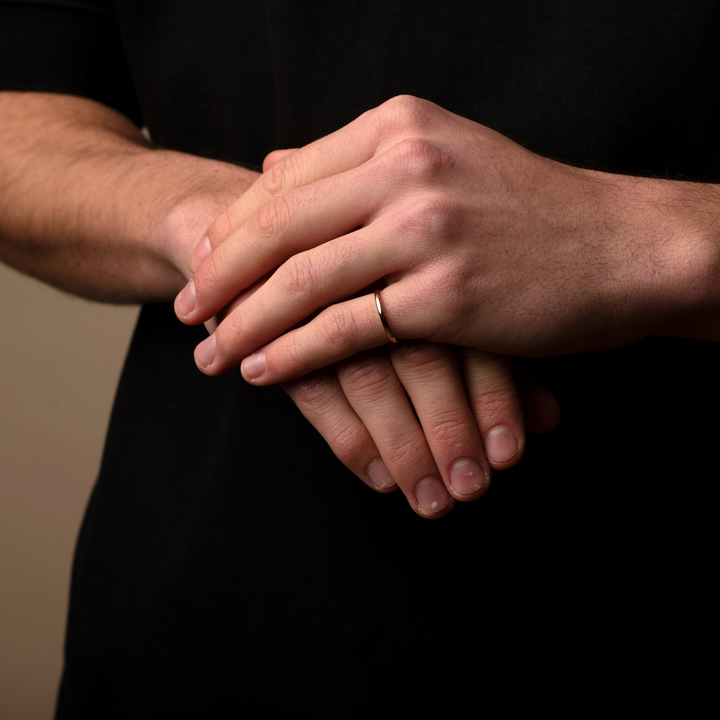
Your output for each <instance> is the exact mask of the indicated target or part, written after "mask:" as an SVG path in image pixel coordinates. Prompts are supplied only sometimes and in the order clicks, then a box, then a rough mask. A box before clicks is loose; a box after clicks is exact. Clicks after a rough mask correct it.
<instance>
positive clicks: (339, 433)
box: [330, 422, 370, 466]
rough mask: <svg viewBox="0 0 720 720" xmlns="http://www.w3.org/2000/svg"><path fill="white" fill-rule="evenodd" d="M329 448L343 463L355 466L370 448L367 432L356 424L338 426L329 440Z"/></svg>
mask: <svg viewBox="0 0 720 720" xmlns="http://www.w3.org/2000/svg"><path fill="white" fill-rule="evenodd" d="M330 447H331V448H332V450H333V452H334V453H335V455H337V457H338V458H339V459H340V460H341V461H342V462H343V463H345V464H346V465H348V466H352V465H356V464H358V463H359V462H360V461H361V460H362V458H363V456H364V455H365V454H366V452H367V450H368V449H369V447H370V443H369V442H368V437H367V431H366V430H365V428H364V426H362V425H360V423H357V422H351V423H343V424H339V425H337V430H336V434H335V435H334V436H333V438H332V439H331V440H330Z"/></svg>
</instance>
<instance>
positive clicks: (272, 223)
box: [255, 195, 293, 238]
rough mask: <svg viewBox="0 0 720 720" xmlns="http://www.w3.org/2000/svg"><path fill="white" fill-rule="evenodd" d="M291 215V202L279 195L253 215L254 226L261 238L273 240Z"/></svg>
mask: <svg viewBox="0 0 720 720" xmlns="http://www.w3.org/2000/svg"><path fill="white" fill-rule="evenodd" d="M292 215H293V207H292V202H291V201H290V200H288V198H287V196H285V195H280V196H278V197H274V198H271V199H270V200H269V201H268V202H266V203H265V204H264V205H263V206H262V207H261V208H260V209H259V210H258V211H257V214H256V215H255V225H256V228H257V230H258V232H259V233H260V236H261V237H263V238H273V237H275V236H276V235H278V233H279V232H280V231H281V230H282V229H283V228H284V227H285V226H286V225H287V223H288V222H289V221H290V219H291V217H292Z"/></svg>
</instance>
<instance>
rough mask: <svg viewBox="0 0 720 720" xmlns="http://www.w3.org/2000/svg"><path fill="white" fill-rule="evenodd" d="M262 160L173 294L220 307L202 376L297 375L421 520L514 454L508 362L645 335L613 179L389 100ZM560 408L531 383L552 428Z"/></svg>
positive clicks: (351, 449)
mask: <svg viewBox="0 0 720 720" xmlns="http://www.w3.org/2000/svg"><path fill="white" fill-rule="evenodd" d="M263 170H264V172H263V174H262V175H261V176H260V178H259V179H258V180H257V181H256V183H255V184H254V185H253V186H252V187H251V188H250V189H249V190H248V191H247V192H245V193H244V194H243V195H242V196H241V197H240V198H239V199H238V200H237V201H236V202H235V203H234V204H233V205H232V206H231V207H230V208H228V210H227V211H225V212H224V213H223V214H221V215H220V217H218V218H217V220H216V221H215V222H214V223H213V224H212V226H211V227H210V228H209V230H208V233H207V236H206V238H204V239H203V241H202V242H201V243H200V244H199V245H198V246H197V247H196V249H195V250H194V252H193V255H192V260H191V266H192V268H193V270H194V276H193V278H192V280H190V282H189V283H188V285H187V286H186V288H185V289H184V290H183V291H182V292H181V293H180V295H179V296H178V298H177V300H176V305H175V309H176V313H177V315H178V317H179V318H180V319H181V320H182V321H183V322H185V323H187V324H198V323H201V322H205V321H207V320H209V319H210V318H212V317H213V316H214V315H216V314H217V313H220V312H222V318H223V319H222V321H221V322H220V324H219V326H218V327H217V330H216V331H215V332H214V333H213V334H212V335H211V336H210V337H209V338H207V339H206V340H205V341H203V342H202V343H201V344H200V345H199V346H198V347H197V349H196V353H195V358H196V362H197V364H198V367H199V368H200V369H201V370H202V371H203V372H205V373H206V374H208V375H217V374H220V373H223V372H225V371H227V370H229V369H230V368H232V367H236V366H237V365H238V364H241V363H242V364H241V369H242V373H243V376H244V377H245V379H246V380H248V381H249V382H252V383H254V384H257V385H269V384H274V383H278V382H280V383H283V384H284V387H285V388H286V389H287V390H288V392H289V393H290V395H291V396H292V397H293V399H294V400H295V402H296V403H297V404H298V406H299V408H300V409H301V411H303V413H304V414H305V415H306V417H308V419H309V420H310V421H311V422H312V423H313V424H314V425H315V427H316V428H317V429H318V430H319V431H320V432H321V434H322V435H323V436H324V437H325V438H326V439H327V440H328V442H329V444H330V446H331V447H332V448H333V450H334V451H335V453H336V454H337V455H338V457H339V458H340V460H341V461H343V462H344V464H345V465H346V466H347V467H348V468H350V469H351V470H352V471H353V472H355V473H356V474H357V475H358V476H359V477H360V478H361V479H363V480H364V481H365V482H367V483H368V484H369V485H371V486H373V487H375V488H376V489H379V490H381V491H386V490H390V489H395V486H398V487H400V488H401V489H402V491H403V492H404V493H405V495H406V497H407V499H408V501H409V503H410V505H411V507H413V508H414V509H415V510H416V512H418V513H419V514H420V515H422V516H425V517H441V516H443V515H445V514H447V513H448V512H449V511H450V510H451V509H452V507H453V505H454V501H455V500H475V499H477V498H478V497H480V496H481V495H482V494H483V493H484V492H485V491H486V490H487V487H488V484H489V479H490V468H491V467H492V468H496V469H497V468H505V467H510V466H511V465H513V464H514V463H515V462H517V461H518V460H519V459H520V456H521V455H522V451H523V447H524V423H523V412H522V406H521V402H520V397H519V395H518V392H517V389H516V386H515V382H514V379H513V375H512V370H511V368H510V364H509V361H508V359H507V357H506V356H507V355H521V356H540V355H555V354H561V353H567V352H581V351H588V350H594V349H601V348H605V347H613V346H618V345H622V344H626V343H629V342H633V341H634V340H637V339H640V337H642V335H643V325H642V322H639V321H638V318H639V317H642V316H643V315H651V314H652V312H653V296H652V292H651V288H645V287H643V286H642V283H635V284H632V285H630V286H629V285H628V283H627V282H621V281H620V280H618V278H627V276H628V274H632V273H633V268H632V267H630V268H629V267H627V261H626V260H627V258H626V254H623V253H621V252H619V251H618V250H617V248H618V247H619V246H622V244H623V242H626V240H627V238H623V235H622V228H623V227H624V225H623V223H624V218H623V217H621V216H620V215H617V214H613V212H612V211H611V209H612V208H614V204H613V202H612V197H613V195H614V193H616V192H617V190H616V188H615V183H616V181H615V180H613V179H614V178H616V176H604V175H603V174H602V173H592V172H589V171H586V170H580V169H577V168H572V167H569V166H565V165H562V164H559V163H556V162H554V161H551V160H547V159H545V158H542V157H539V156H537V155H535V154H533V153H531V152H529V151H527V150H525V149H523V148H521V147H520V146H518V145H516V144H515V143H513V142H512V141H510V140H508V139H507V138H505V137H504V136H502V135H499V134H497V133H495V132H493V131H491V130H489V129H488V128H485V127H483V126H481V125H478V124H477V123H474V122H472V121H470V120H467V119H465V118H462V117H459V116H457V115H453V114H452V113H449V112H448V111H446V110H444V109H442V108H439V107H438V106H436V105H433V104H432V103H429V102H426V101H422V100H418V99H416V98H412V97H400V98H394V99H393V100H390V101H388V102H386V103H385V104H384V105H382V106H380V107H379V108H376V109H374V110H372V111H369V112H367V113H365V114H364V115H362V116H360V117H359V118H358V119H357V120H355V121H354V122H352V123H350V124H349V125H347V126H346V127H344V128H342V129H341V130H338V131H337V132H335V133H333V134H331V135H329V136H327V137H325V138H322V139H320V140H318V141H316V142H314V143H312V144H310V145H308V146H306V147H304V148H301V149H298V150H294V151H278V152H276V153H272V154H271V155H270V156H268V158H267V159H266V162H265V166H264V168H263ZM608 208H609V210H608ZM635 256H636V260H637V263H638V265H639V267H640V266H643V263H644V262H645V258H644V257H643V254H642V252H639V251H638V252H636V253H635ZM598 268H600V271H598ZM637 276H638V277H643V276H644V273H643V272H642V271H641V270H640V269H639V270H638V272H637ZM385 284H386V287H385V289H384V290H383V301H384V305H385V312H386V314H387V317H388V320H389V322H390V324H391V327H392V329H393V331H394V333H395V334H396V335H397V337H398V338H399V339H400V340H401V342H400V343H399V344H398V345H397V346H392V347H390V348H388V349H385V348H382V347H381V346H383V345H385V344H386V343H387V336H386V334H385V331H384V329H383V327H382V324H381V323H380V319H379V317H378V313H377V309H376V307H375V304H374V301H373V294H372V289H373V288H374V287H381V286H384V285H385ZM628 287H631V290H628ZM628 294H630V295H631V296H632V300H633V302H628V299H629V295H628ZM610 328H612V332H610ZM453 346H457V347H453ZM333 365H334V370H333V369H332V366H333ZM406 393H407V395H406ZM408 397H409V401H408ZM410 403H412V405H411V404H410ZM553 403H554V401H553V400H552V399H551V398H550V397H548V393H547V392H546V391H543V390H542V389H541V388H538V386H537V385H535V386H534V387H533V389H532V391H531V392H530V395H529V405H530V407H531V414H532V415H533V416H534V418H535V419H536V424H537V425H538V426H539V427H540V428H541V429H549V428H550V427H552V426H553V425H554V424H556V422H557V408H556V406H554V404H553ZM543 408H544V410H543ZM413 409H414V411H415V413H417V419H416V417H415V413H414V412H413ZM418 421H419V422H418ZM483 447H484V448H485V451H483Z"/></svg>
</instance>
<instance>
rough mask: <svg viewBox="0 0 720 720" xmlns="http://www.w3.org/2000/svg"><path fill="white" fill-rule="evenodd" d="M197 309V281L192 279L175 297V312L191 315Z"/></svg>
mask: <svg viewBox="0 0 720 720" xmlns="http://www.w3.org/2000/svg"><path fill="white" fill-rule="evenodd" d="M194 309H195V281H194V280H191V281H190V282H189V283H188V284H187V285H186V286H185V287H184V288H183V289H182V291H181V292H180V294H179V295H178V296H177V298H176V299H175V312H176V313H177V314H178V315H183V316H185V315H189V314H190V313H191V312H192V311H193V310H194Z"/></svg>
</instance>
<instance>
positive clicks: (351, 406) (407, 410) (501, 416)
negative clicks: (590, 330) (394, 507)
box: [190, 151, 559, 518]
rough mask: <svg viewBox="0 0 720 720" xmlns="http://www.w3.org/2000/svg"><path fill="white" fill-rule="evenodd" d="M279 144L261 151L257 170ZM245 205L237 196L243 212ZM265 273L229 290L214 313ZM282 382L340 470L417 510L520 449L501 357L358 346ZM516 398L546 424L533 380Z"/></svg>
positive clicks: (463, 492)
mask: <svg viewBox="0 0 720 720" xmlns="http://www.w3.org/2000/svg"><path fill="white" fill-rule="evenodd" d="M288 152H289V151H283V152H276V153H273V154H271V156H269V157H268V158H267V159H266V161H265V163H264V166H263V169H264V171H265V172H267V171H268V170H269V169H270V168H271V167H272V165H273V164H274V163H275V162H277V161H278V160H279V159H281V158H282V157H283V156H285V155H287V154H288ZM239 205H241V202H240V201H239V202H238V203H237V204H236V207H238V206H239ZM253 211H254V208H252V206H251V205H250V204H248V203H244V212H245V213H246V215H247V216H248V217H250V216H251V215H252V213H253ZM220 222H221V220H219V221H218V222H216V223H215V224H214V228H215V232H214V233H213V241H214V243H215V245H216V246H217V245H218V244H219V243H221V242H222V239H221V235H220V233H219V232H218V231H217V228H218V226H219V224H220ZM235 222H240V218H239V217H238V216H235ZM209 243H210V240H209V239H207V240H204V241H203V242H202V243H201V244H200V245H199V247H198V249H197V250H196V252H195V253H194V255H193V257H192V258H191V260H190V266H191V267H193V268H195V267H197V266H198V265H199V264H200V263H201V262H202V260H203V253H204V251H205V249H206V247H207V245H209ZM205 254H206V253H205ZM266 280H267V278H262V279H261V280H260V281H258V282H257V283H255V284H254V285H253V286H252V287H250V288H249V289H247V290H246V291H244V292H243V293H241V295H240V296H238V297H236V298H235V299H234V300H233V301H232V303H231V304H230V305H229V306H228V307H227V308H225V309H224V310H223V311H222V313H221V317H225V316H226V315H227V314H228V313H232V311H233V310H234V308H236V307H238V306H240V305H242V304H243V303H244V302H245V301H247V300H248V299H249V298H251V297H252V295H253V294H254V293H255V292H257V291H259V290H260V289H261V288H262V286H263V284H264V282H265V281H266ZM458 361H459V362H458ZM283 387H284V389H285V390H286V392H288V394H289V395H290V397H291V398H292V399H293V400H294V402H295V403H296V405H297V406H298V408H299V409H300V410H301V412H302V413H303V414H304V415H305V417H306V418H307V419H308V420H309V421H310V422H311V423H312V425H313V426H314V427H315V428H316V429H317V430H318V431H319V432H320V433H321V434H322V435H323V437H324V438H325V439H326V440H327V442H328V445H329V446H330V447H331V449H332V450H333V452H334V453H335V454H336V456H337V457H338V458H339V459H340V460H341V461H342V462H343V464H344V465H345V466H346V467H347V468H348V469H350V470H351V471H352V472H354V473H355V474H356V475H357V476H358V477H359V478H360V479H361V480H363V481H364V482H365V483H366V484H368V485H369V486H370V487H372V488H374V489H375V490H378V491H379V492H389V491H392V490H395V489H397V488H398V487H399V488H400V489H401V490H402V491H403V493H404V494H405V496H406V498H407V500H408V502H409V504H410V506H411V507H412V508H413V509H414V510H415V512H417V513H418V514H419V515H421V516H422V517H427V518H440V517H444V516H445V515H447V513H449V512H450V511H451V510H452V508H453V507H454V504H455V500H460V501H472V500H476V499H477V498H479V497H481V496H482V495H484V494H485V492H486V491H487V490H488V488H489V485H490V477H491V468H493V469H504V468H509V467H512V466H513V465H515V464H516V463H517V462H519V460H520V459H521V457H522V455H523V450H524V446H525V426H524V423H523V408H522V407H521V403H520V397H519V396H518V391H517V387H516V384H515V380H514V377H513V372H512V369H511V367H510V362H509V359H507V358H503V357H500V356H496V355H492V354H489V353H484V352H481V351H477V350H467V349H465V350H462V351H461V352H460V353H459V354H456V352H455V350H454V349H453V348H452V347H450V346H447V345H441V344H437V343H429V342H425V341H419V342H405V343H403V344H402V345H400V346H393V347H390V348H389V352H386V351H385V350H384V349H378V350H371V351H367V352H364V353H360V354H359V355H356V356H353V357H351V358H349V359H347V360H345V361H343V362H341V363H338V364H337V365H336V366H335V368H334V369H333V368H324V369H322V370H318V371H316V372H314V373H311V374H310V375H306V376H303V377H301V378H298V379H296V380H292V381H290V382H287V383H285V384H284V385H283ZM411 403H412V404H411ZM523 404H524V405H525V407H526V408H527V410H528V416H529V422H530V427H531V428H532V429H534V430H537V431H540V432H548V431H550V430H552V429H553V428H554V427H555V426H556V425H557V422H558V420H559V411H558V408H557V403H556V401H555V399H554V398H553V397H552V395H550V394H549V393H548V392H547V391H546V390H545V389H544V388H542V386H540V385H539V384H537V383H536V384H535V385H533V384H532V383H530V384H526V385H525V392H524V397H523Z"/></svg>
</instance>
